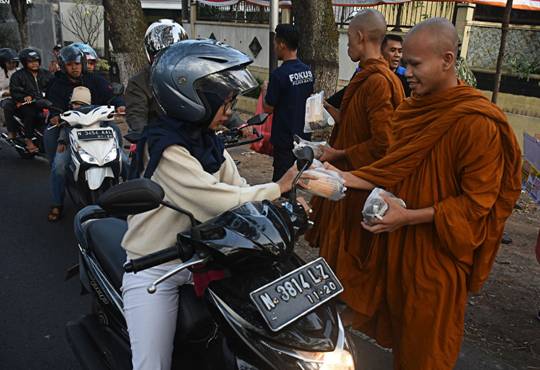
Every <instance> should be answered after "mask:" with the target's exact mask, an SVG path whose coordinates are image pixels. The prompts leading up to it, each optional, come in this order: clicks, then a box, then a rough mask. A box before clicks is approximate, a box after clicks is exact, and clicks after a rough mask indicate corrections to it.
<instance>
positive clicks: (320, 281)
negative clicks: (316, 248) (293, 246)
mask: <svg viewBox="0 0 540 370" xmlns="http://www.w3.org/2000/svg"><path fill="white" fill-rule="evenodd" d="M342 291H343V286H342V285H341V283H340V282H339V280H338V279H337V278H336V275H334V272H333V271H332V269H331V268H330V266H328V263H326V261H325V260H324V258H322V257H319V258H317V259H316V260H315V261H312V262H310V263H308V264H306V265H304V266H301V267H299V268H297V269H296V270H294V271H291V272H289V273H288V274H287V275H284V276H282V277H280V278H279V279H276V280H274V281H272V282H271V283H269V284H266V285H265V286H262V287H260V288H258V289H256V290H254V291H253V292H251V293H249V295H250V297H251V300H252V301H253V303H254V304H255V306H257V309H258V310H259V312H260V313H261V315H262V316H263V318H264V320H265V321H266V323H267V324H268V326H269V327H270V329H271V330H272V331H278V330H281V329H282V328H284V327H285V326H287V325H289V324H290V323H292V322H293V321H295V320H297V319H299V318H300V317H302V316H304V315H305V314H307V313H309V312H310V311H312V310H314V309H315V308H317V307H318V306H320V305H321V304H323V303H325V302H327V301H329V300H330V299H331V298H333V297H335V296H337V295H338V294H339V293H341V292H342Z"/></svg>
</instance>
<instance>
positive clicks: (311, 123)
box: [304, 91, 335, 133]
mask: <svg viewBox="0 0 540 370" xmlns="http://www.w3.org/2000/svg"><path fill="white" fill-rule="evenodd" d="M334 124H335V121H334V118H332V116H331V115H330V113H328V111H327V110H326V109H325V108H324V91H321V92H320V93H317V94H313V95H311V96H310V97H309V98H307V100H306V113H305V123H304V132H305V133H311V132H313V131H314V130H317V129H322V128H325V127H327V126H333V125H334Z"/></svg>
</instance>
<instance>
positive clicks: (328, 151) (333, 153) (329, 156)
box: [320, 145, 345, 162]
mask: <svg viewBox="0 0 540 370" xmlns="http://www.w3.org/2000/svg"><path fill="white" fill-rule="evenodd" d="M320 148H321V150H322V155H321V158H320V161H321V162H334V161H337V160H338V159H340V158H342V157H344V156H345V150H342V149H334V148H332V147H331V146H327V145H321V146H320Z"/></svg>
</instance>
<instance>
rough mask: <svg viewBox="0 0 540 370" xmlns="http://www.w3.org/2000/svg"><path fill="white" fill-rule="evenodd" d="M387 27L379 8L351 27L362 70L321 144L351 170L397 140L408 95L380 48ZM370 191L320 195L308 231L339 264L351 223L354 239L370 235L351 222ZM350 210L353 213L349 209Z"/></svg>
mask: <svg viewBox="0 0 540 370" xmlns="http://www.w3.org/2000/svg"><path fill="white" fill-rule="evenodd" d="M385 33H386V21H385V19H384V17H383V15H382V14H381V13H380V12H378V11H377V10H374V9H366V10H362V11H360V12H359V13H358V14H357V15H356V16H355V17H354V19H352V21H351V23H350V26H349V29H348V39H349V43H348V54H349V56H350V58H351V60H352V61H353V62H358V63H359V67H360V71H359V72H357V73H356V74H355V75H354V77H353V78H352V80H351V81H350V83H349V86H348V87H347V90H346V92H345V95H344V97H343V101H342V104H341V110H340V111H339V112H337V114H336V112H334V116H335V117H337V121H338V122H337V124H336V126H335V127H334V129H333V132H332V136H331V138H330V141H329V143H330V146H331V147H322V150H323V151H324V152H323V155H322V157H321V160H323V161H328V162H330V163H332V164H333V165H334V166H336V167H337V168H339V169H341V170H344V171H350V170H353V169H355V168H360V167H362V166H366V165H368V164H370V163H372V162H374V161H376V160H377V159H379V158H382V157H383V156H384V155H385V154H386V150H387V149H388V146H389V145H390V143H391V142H392V134H391V132H392V130H391V126H390V118H391V116H392V114H393V112H394V110H395V109H396V108H397V106H398V105H399V104H400V103H401V101H402V100H403V99H404V94H403V88H402V85H401V82H400V80H399V78H398V77H397V76H396V75H395V74H394V73H393V72H392V71H391V70H390V69H389V67H388V62H387V61H386V60H385V59H384V58H383V56H382V54H381V43H382V40H383V39H384V35H385ZM367 195H368V192H366V191H362V190H351V191H348V192H347V195H346V197H345V198H344V199H342V200H341V201H339V202H333V201H330V200H323V199H321V198H315V199H314V200H313V210H314V212H313V215H314V222H315V225H314V227H313V229H311V230H310V231H309V232H308V234H307V235H306V239H307V240H308V241H309V242H310V244H311V245H312V246H314V247H320V254H321V256H323V257H325V259H326V260H327V261H328V262H329V264H330V265H331V266H332V267H333V268H334V269H335V270H338V264H339V261H338V257H339V254H340V251H339V249H338V244H337V240H338V238H339V235H340V234H341V233H343V232H348V231H349V229H351V232H352V233H353V234H352V236H351V237H352V240H359V239H361V238H363V237H364V238H369V237H370V233H369V232H366V231H364V230H362V228H359V227H356V226H354V227H351V225H353V224H352V223H351V222H354V221H356V222H357V224H359V223H360V221H361V214H360V213H358V212H357V208H358V204H363V203H364V201H365V199H366V197H367ZM349 214H350V215H351V217H352V218H351V219H348V218H347V217H348V216H347V215H349Z"/></svg>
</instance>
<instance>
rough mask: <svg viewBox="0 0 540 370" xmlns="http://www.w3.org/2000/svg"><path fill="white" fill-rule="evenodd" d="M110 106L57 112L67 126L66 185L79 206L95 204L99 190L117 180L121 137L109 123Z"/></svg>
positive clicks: (100, 192)
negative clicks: (68, 157)
mask: <svg viewBox="0 0 540 370" xmlns="http://www.w3.org/2000/svg"><path fill="white" fill-rule="evenodd" d="M114 116H115V108H114V107H113V106H107V105H103V106H85V107H81V108H78V109H75V110H69V111H66V112H64V113H62V114H61V115H60V119H61V121H62V122H63V123H65V124H66V125H68V126H69V127H70V132H69V150H70V156H71V160H70V164H69V167H68V170H67V172H68V173H67V175H66V188H67V191H68V193H69V195H70V197H71V199H72V200H73V202H74V203H75V204H77V205H79V206H85V205H88V204H95V203H96V201H97V199H98V198H99V196H100V195H101V194H103V193H104V192H105V191H106V190H107V189H109V188H111V187H112V186H114V185H116V184H118V183H119V179H120V173H121V171H122V159H121V158H122V157H121V150H122V148H121V147H120V146H119V145H118V142H119V140H120V139H121V138H118V137H117V134H116V132H115V131H114V130H113V128H112V127H111V126H110V124H109V121H111V120H112V119H113V118H114Z"/></svg>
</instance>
